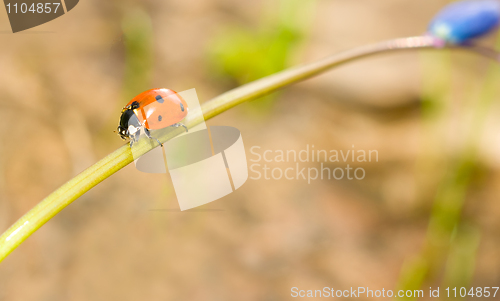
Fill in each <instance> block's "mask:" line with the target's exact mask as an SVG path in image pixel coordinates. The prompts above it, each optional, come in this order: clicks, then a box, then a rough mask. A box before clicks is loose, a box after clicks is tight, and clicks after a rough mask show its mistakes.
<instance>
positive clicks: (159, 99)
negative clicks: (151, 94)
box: [155, 95, 165, 103]
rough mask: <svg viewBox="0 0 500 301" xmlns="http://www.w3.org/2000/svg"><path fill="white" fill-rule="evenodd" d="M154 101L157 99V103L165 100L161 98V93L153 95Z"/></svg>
mask: <svg viewBox="0 0 500 301" xmlns="http://www.w3.org/2000/svg"><path fill="white" fill-rule="evenodd" d="M155 99H156V101H158V102H159V103H163V102H164V101H165V100H164V99H163V97H161V95H156V97H155Z"/></svg>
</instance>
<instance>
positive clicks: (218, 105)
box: [0, 36, 498, 262]
mask: <svg viewBox="0 0 500 301" xmlns="http://www.w3.org/2000/svg"><path fill="white" fill-rule="evenodd" d="M436 45H437V40H436V39H434V38H431V37H426V36H422V37H411V38H401V39H395V40H389V41H384V42H380V43H376V44H372V45H368V46H362V47H359V48H355V49H353V50H350V51H346V52H342V53H339V54H336V55H333V56H330V57H327V58H324V59H322V60H319V61H316V62H313V63H310V64H306V65H302V66H299V67H296V68H292V69H288V70H284V71H281V72H279V73H276V74H274V75H270V76H267V77H264V78H262V79H259V80H256V81H254V82H251V83H248V84H246V85H243V86H240V87H238V88H235V89H233V90H230V91H228V92H226V93H223V94H221V95H219V96H217V97H215V98H213V99H212V100H210V101H208V102H206V103H204V104H203V105H202V107H201V110H202V111H201V112H199V111H198V112H190V114H189V116H188V117H186V120H185V122H184V123H185V125H186V126H187V127H188V128H192V127H193V126H195V125H197V124H199V123H201V122H202V121H203V120H208V119H210V118H212V117H215V116H217V115H219V114H220V113H222V112H224V111H226V110H229V109H230V108H232V107H234V106H236V105H238V104H240V103H243V102H245V101H248V100H252V99H256V98H258V97H261V96H263V95H266V94H268V93H271V92H273V91H276V90H278V89H280V88H282V87H285V86H288V85H290V84H293V83H297V82H300V81H302V80H305V79H307V78H309V77H312V76H314V75H317V74H319V73H322V72H324V71H327V70H329V69H331V68H333V67H336V66H338V65H341V64H345V63H347V62H350V61H353V60H357V59H359V58H362V57H366V56H371V55H375V54H379V53H386V52H391V51H400V50H411V49H435V48H436ZM468 49H469V50H472V51H475V52H478V53H479V54H481V55H485V56H487V57H490V58H494V59H497V58H498V55H497V54H496V53H494V52H491V51H489V50H487V49H480V48H477V47H470V48H468ZM182 132H183V129H182V127H180V128H177V129H175V130H173V131H170V132H168V133H163V134H161V133H160V135H159V136H157V138H158V139H159V140H160V141H161V142H166V141H168V140H170V139H172V138H173V137H175V136H177V135H179V134H180V133H182ZM155 146H156V145H155V144H154V143H152V142H150V141H147V140H145V139H142V140H141V141H139V142H138V143H137V144H136V145H135V146H134V156H135V157H136V158H137V157H138V156H140V155H143V154H145V153H147V152H148V151H150V150H152V149H153V148H154V147H155ZM133 160H134V157H133V156H132V151H131V149H130V147H129V145H128V144H126V145H124V146H122V147H120V148H119V149H117V150H116V151H114V152H113V153H111V154H109V155H108V156H106V157H105V158H103V159H102V160H100V161H99V162H97V163H96V164H94V165H93V166H91V167H89V168H88V169H86V170H85V171H83V172H82V173H80V174H79V175H78V176H76V177H75V178H73V179H71V180H70V181H68V182H67V183H66V184H64V185H63V186H61V187H60V188H59V189H57V190H56V191H54V192H53V193H52V194H50V195H49V196H48V197H46V198H45V199H43V200H42V201H41V202H40V203H39V204H38V205H36V206H35V207H34V208H33V209H31V210H30V211H29V212H28V213H26V214H25V215H24V216H23V217H21V218H20V219H19V220H18V221H17V222H16V223H15V224H14V225H12V226H11V227H10V228H9V229H7V231H5V232H4V233H3V234H2V236H0V262H1V261H3V260H4V259H5V258H6V257H7V256H8V255H9V254H10V253H11V252H12V251H13V250H14V249H15V248H17V247H18V246H19V245H20V244H21V243H22V242H23V241H25V240H26V239H27V238H28V237H29V236H30V235H31V234H33V233H34V232H35V231H36V230H38V229H39V228H40V227H41V226H42V225H43V224H45V223H46V222H47V221H48V220H50V219H51V218H52V217H54V216H55V215H56V214H57V213H59V212H60V211H61V210H62V209H64V208H65V207H66V206H68V205H69V204H71V203H72V202H73V201H74V200H76V199H77V198H78V197H80V196H81V195H83V194H84V193H85V192H87V191H89V190H90V189H91V188H92V187H94V186H96V185H97V184H99V183H100V182H102V181H103V180H104V179H106V178H108V177H109V176H111V175H112V174H114V173H115V172H117V171H118V170H120V169H122V168H123V167H125V166H126V165H128V164H130V163H131V162H132V161H133Z"/></svg>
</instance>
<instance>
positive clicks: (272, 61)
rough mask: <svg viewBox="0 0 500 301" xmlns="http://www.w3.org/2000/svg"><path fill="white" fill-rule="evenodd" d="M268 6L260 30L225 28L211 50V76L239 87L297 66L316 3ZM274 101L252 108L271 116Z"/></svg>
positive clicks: (289, 0)
mask: <svg viewBox="0 0 500 301" xmlns="http://www.w3.org/2000/svg"><path fill="white" fill-rule="evenodd" d="M267 4H268V6H267V7H266V8H267V9H263V17H262V21H261V22H259V24H258V26H257V28H248V27H245V26H243V25H241V24H238V25H234V24H226V25H225V27H223V28H221V30H220V32H219V34H218V35H216V36H215V38H214V39H213V40H212V42H211V43H210V45H209V48H208V64H209V66H210V70H211V74H214V75H216V76H218V77H219V79H221V80H226V81H229V82H232V85H233V86H238V85H242V84H245V83H248V82H251V81H254V80H256V79H259V78H262V77H264V76H267V75H270V74H273V73H276V72H278V71H281V70H283V69H285V68H287V67H289V66H290V65H291V64H292V63H293V59H294V57H295V55H296V54H297V52H298V51H299V46H300V43H301V41H303V40H304V38H305V37H306V32H307V29H308V25H309V24H310V23H311V22H310V21H311V17H312V13H313V10H314V6H315V1H301V0H278V1H274V2H268V3H267ZM276 6H277V8H276ZM273 99H274V97H273V96H268V97H265V99H263V100H262V101H259V102H257V103H254V104H253V105H252V106H253V107H255V108H256V109H258V111H259V112H262V113H264V112H269V111H268V109H270V106H272V103H273V101H272V100H273ZM252 106H251V107H252ZM251 107H250V108H251Z"/></svg>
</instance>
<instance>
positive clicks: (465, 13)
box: [429, 0, 500, 44]
mask: <svg viewBox="0 0 500 301" xmlns="http://www.w3.org/2000/svg"><path fill="white" fill-rule="evenodd" d="M499 22H500V0H464V1H458V2H454V3H452V4H450V5H448V6H446V7H445V8H443V9H442V10H441V11H440V12H439V13H438V14H437V15H436V16H435V17H434V19H433V20H432V22H431V24H430V25H429V33H430V34H431V35H433V36H435V37H437V38H441V39H443V40H445V41H446V42H449V43H454V44H462V43H464V42H466V41H468V40H470V39H473V38H476V37H480V36H482V35H485V34H487V33H489V32H491V31H492V30H494V29H495V28H496V27H497V25H498V24H499Z"/></svg>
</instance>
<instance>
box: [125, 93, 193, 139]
mask: <svg viewBox="0 0 500 301" xmlns="http://www.w3.org/2000/svg"><path fill="white" fill-rule="evenodd" d="M133 102H138V103H139V107H138V108H137V109H135V110H134V113H135V115H136V116H137V118H138V119H139V121H140V122H141V124H143V125H144V126H145V127H146V128H147V129H150V130H158V129H162V128H166V127H168V126H171V125H173V124H176V123H178V122H180V121H181V120H182V119H184V117H186V115H187V113H188V106H187V103H186V101H185V100H184V99H183V98H182V97H181V96H180V95H179V94H178V93H177V92H175V91H173V90H170V89H151V90H148V91H145V92H142V93H141V94H139V95H137V96H136V97H134V99H132V100H131V101H130V102H129V103H128V104H127V106H129V105H131V104H132V103H133Z"/></svg>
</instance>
